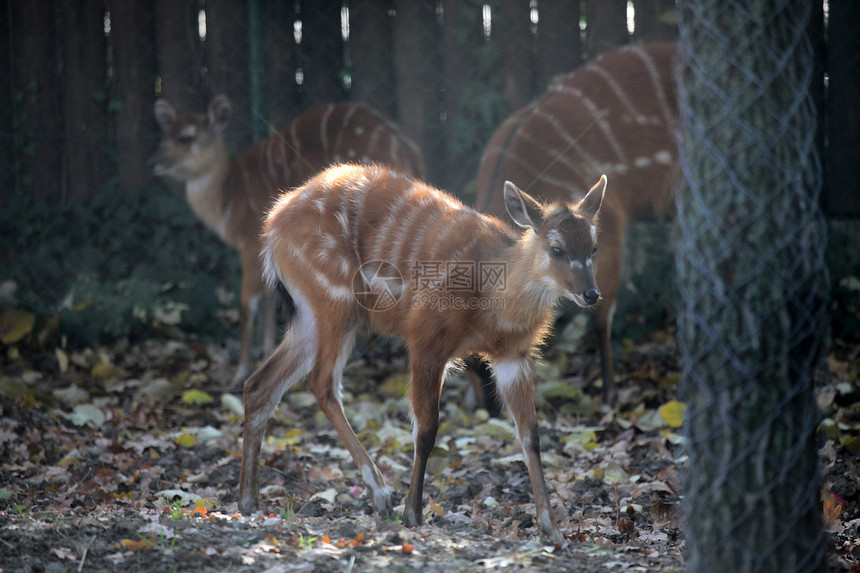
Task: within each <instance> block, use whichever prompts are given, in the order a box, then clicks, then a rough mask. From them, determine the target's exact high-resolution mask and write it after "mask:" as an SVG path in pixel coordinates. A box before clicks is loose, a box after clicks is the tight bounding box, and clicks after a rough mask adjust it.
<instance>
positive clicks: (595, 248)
mask: <svg viewBox="0 0 860 573" xmlns="http://www.w3.org/2000/svg"><path fill="white" fill-rule="evenodd" d="M595 255H597V245H594V250H593V251H591V256H592V257H594V256H595Z"/></svg>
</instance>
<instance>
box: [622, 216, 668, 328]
mask: <svg viewBox="0 0 860 573" xmlns="http://www.w3.org/2000/svg"><path fill="white" fill-rule="evenodd" d="M627 234H628V237H627V239H626V240H625V244H624V254H623V256H624V270H623V271H622V280H621V284H620V285H619V288H618V300H617V306H616V310H615V316H616V317H617V318H616V320H614V321H613V322H612V330H613V334H612V340H613V342H616V343H617V342H620V341H621V340H624V339H629V340H631V341H633V342H639V341H641V340H642V339H643V338H644V337H645V336H647V335H648V334H649V333H651V332H653V331H654V329H655V328H664V327H665V326H666V325H669V324H671V323H672V322H673V321H674V309H675V306H676V304H677V297H678V289H677V287H676V286H675V280H674V276H675V267H674V258H673V255H672V237H671V235H672V223H658V222H649V223H644V224H634V225H631V226H630V227H629V229H628V232H627Z"/></svg>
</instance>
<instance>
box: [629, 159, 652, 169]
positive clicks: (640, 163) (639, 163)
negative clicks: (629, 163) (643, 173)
mask: <svg viewBox="0 0 860 573" xmlns="http://www.w3.org/2000/svg"><path fill="white" fill-rule="evenodd" d="M633 165H635V166H636V167H637V168H639V169H643V168H645V167H648V166H649V165H651V158H650V157H637V158H636V159H634V160H633Z"/></svg>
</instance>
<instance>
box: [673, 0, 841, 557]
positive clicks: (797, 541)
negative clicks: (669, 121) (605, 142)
mask: <svg viewBox="0 0 860 573" xmlns="http://www.w3.org/2000/svg"><path fill="white" fill-rule="evenodd" d="M680 7H681V16H682V19H681V26H680V50H681V54H682V59H683V70H684V71H683V74H682V77H683V81H682V82H681V110H682V114H681V115H682V121H681V123H682V137H683V146H682V167H683V171H684V174H685V177H686V182H687V185H686V188H685V189H684V192H683V193H679V194H678V195H677V205H678V211H679V228H680V241H679V242H678V243H677V250H676V260H677V273H678V285H679V287H680V295H681V296H680V301H681V304H680V308H679V316H678V342H679V346H680V350H681V355H682V362H683V372H682V380H683V398H684V399H685V400H686V401H687V403H688V420H687V426H686V428H687V436H688V438H689V445H688V452H689V457H690V468H689V477H688V480H687V488H686V516H687V517H686V531H687V533H688V536H689V537H688V540H689V543H690V559H689V568H690V570H691V571H762V572H764V571H798V572H800V571H820V570H823V569H824V559H823V555H824V551H823V541H824V538H823V533H822V528H821V523H820V513H821V509H820V498H819V487H820V483H819V477H818V476H819V470H818V462H817V455H816V454H817V452H816V446H815V433H816V428H817V425H818V413H817V408H816V402H815V398H814V395H813V372H814V370H815V368H816V366H817V365H818V363H819V360H820V359H821V355H822V339H823V327H824V324H825V309H826V298H827V295H828V279H827V271H826V268H825V266H824V254H825V253H824V251H825V245H826V234H825V233H826V231H825V225H824V221H823V219H822V215H821V212H820V210H819V208H818V205H819V195H820V191H821V180H822V172H821V165H820V163H819V160H818V155H817V151H816V149H815V136H816V113H815V109H814V105H813V98H812V97H811V89H812V86H813V76H812V70H813V69H814V67H813V54H812V49H811V46H810V43H809V40H808V35H807V30H808V23H809V14H810V3H809V2H805V1H802V0H780V1H777V2H771V1H762V0H756V1H750V2H731V3H714V2H710V1H707V0H690V1H687V2H683V3H681V4H680Z"/></svg>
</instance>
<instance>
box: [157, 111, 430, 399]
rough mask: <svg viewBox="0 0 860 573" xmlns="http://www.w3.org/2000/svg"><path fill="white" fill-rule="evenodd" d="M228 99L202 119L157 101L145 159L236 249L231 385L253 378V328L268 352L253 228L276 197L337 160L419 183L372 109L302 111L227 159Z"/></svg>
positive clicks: (401, 141) (417, 165)
mask: <svg viewBox="0 0 860 573" xmlns="http://www.w3.org/2000/svg"><path fill="white" fill-rule="evenodd" d="M231 113H232V106H231V104H230V101H229V100H228V99H227V98H226V97H224V96H218V97H216V98H215V99H213V100H212V102H211V103H210V104H209V109H208V110H207V113H206V114H193V113H179V112H178V111H177V110H176V108H175V107H174V106H173V105H172V104H171V103H170V102H169V101H167V100H166V99H159V100H157V101H156V102H155V118H156V120H157V122H158V124H159V126H161V130H162V132H163V138H162V141H161V144H160V145H159V148H158V151H157V152H156V154H155V155H154V156H153V157H152V159H151V160H150V167H151V168H152V171H153V173H154V174H155V175H159V176H166V177H170V178H172V179H175V180H177V181H180V182H182V183H185V196H186V198H187V200H188V204H189V205H190V206H191V209H192V210H193V211H194V214H195V215H196V216H197V218H198V219H200V220H201V221H203V223H204V224H205V225H206V226H207V227H208V228H209V229H210V230H211V231H212V232H214V233H215V234H216V235H218V237H219V238H221V240H223V241H224V242H225V243H227V244H228V245H230V246H231V247H233V248H235V249H236V250H237V251H239V255H240V262H241V269H242V283H241V290H240V293H239V299H240V305H241V306H240V313H239V314H240V322H241V329H242V330H241V339H240V344H239V365H238V368H237V370H236V374H235V376H234V377H233V385H234V386H238V385H240V384H241V383H242V382H244V380H245V378H247V377H248V374H250V373H251V362H252V361H251V342H252V339H253V337H254V331H255V328H256V326H257V324H258V323H260V325H261V326H262V328H261V330H262V332H263V353H264V356H268V355H269V354H270V353H271V351H272V350H273V349H274V347H275V304H274V302H275V301H274V297H272V296H271V295H270V293H269V292H267V291H266V289H265V288H264V285H263V282H262V279H261V275H262V268H261V266H260V249H261V248H262V242H261V239H260V225H261V223H262V221H263V217H264V216H265V214H266V211H268V210H269V208H270V207H271V206H272V203H273V202H274V200H275V199H276V198H277V195H278V193H279V192H280V190H282V189H290V188H295V187H298V186H299V185H301V184H302V183H303V182H304V181H306V180H307V179H308V178H310V177H311V176H312V175H314V174H315V173H317V172H319V171H321V170H322V169H324V168H326V167H328V166H329V165H331V164H332V163H337V162H340V161H360V162H364V163H371V162H379V163H385V164H387V165H390V166H392V167H395V168H398V169H401V170H404V171H405V172H407V173H410V174H413V175H416V176H419V177H420V176H422V175H423V172H424V163H423V159H422V155H421V151H420V150H419V148H418V146H417V145H415V143H413V142H412V141H411V140H410V139H409V138H407V137H406V136H405V135H404V134H403V133H402V132H401V131H400V129H399V128H398V127H397V126H396V125H395V124H394V123H393V122H391V121H390V120H389V119H387V118H386V117H384V116H383V115H382V114H380V113H379V112H378V111H376V110H374V109H372V108H370V107H368V106H364V105H354V104H330V105H321V106H317V107H313V108H310V109H308V110H307V111H305V112H303V113H302V114H300V115H299V116H298V117H296V118H295V119H294V120H293V121H292V122H291V123H290V124H289V125H288V126H287V127H286V128H285V129H284V130H283V131H281V132H280V133H278V134H276V135H274V136H272V137H269V138H268V139H265V140H263V141H260V142H258V143H256V144H255V145H253V146H251V147H249V148H248V149H246V150H245V151H243V152H242V153H240V154H239V155H238V156H236V158H235V159H231V158H230V155H229V154H228V152H227V144H226V142H225V140H224V130H225V128H226V127H227V124H228V122H229V119H230V115H231Z"/></svg>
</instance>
